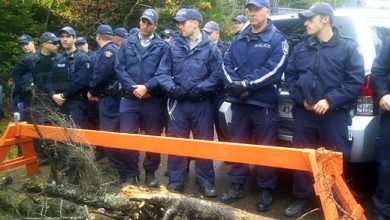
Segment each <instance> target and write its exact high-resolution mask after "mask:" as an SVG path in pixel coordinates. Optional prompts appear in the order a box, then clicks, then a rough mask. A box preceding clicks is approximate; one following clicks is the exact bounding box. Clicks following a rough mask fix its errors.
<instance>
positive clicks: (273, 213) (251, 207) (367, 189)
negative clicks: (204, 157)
mask: <svg viewBox="0 0 390 220" xmlns="http://www.w3.org/2000/svg"><path fill="white" fill-rule="evenodd" d="M141 161H142V160H141ZM166 163H167V156H166V155H163V156H162V162H161V165H160V169H159V170H158V171H157V176H158V178H159V179H160V182H161V183H162V185H163V186H166V185H167V183H168V179H167V177H165V176H164V172H165V170H166ZM194 164H195V162H194V161H193V162H191V169H190V172H189V174H188V178H187V179H186V188H185V190H184V193H185V194H187V195H190V196H194V197H200V198H202V195H201V193H200V192H199V190H198V187H197V186H196V183H195V173H194ZM214 166H215V173H216V188H217V191H218V195H219V196H220V195H222V194H223V192H224V191H225V190H226V189H227V188H228V187H229V181H228V171H229V169H230V165H229V164H226V163H224V162H221V161H215V163H214ZM98 167H99V170H100V171H101V173H102V178H103V184H104V185H105V186H108V187H107V189H108V191H110V192H119V191H120V189H121V188H122V187H121V186H120V185H119V184H118V183H116V182H115V180H116V179H117V175H116V172H115V170H114V169H113V168H111V166H110V163H109V161H108V160H107V158H105V159H102V160H100V161H98ZM278 173H279V181H278V187H277V189H276V190H275V202H274V205H273V208H272V209H271V210H270V211H268V212H266V213H258V212H256V208H255V204H256V200H257V189H256V186H255V180H254V178H253V177H252V178H250V179H249V180H248V184H247V187H246V191H247V196H246V197H245V198H243V199H240V200H238V201H235V202H233V203H232V204H231V206H233V207H236V208H239V209H242V210H245V211H248V212H251V213H256V214H258V215H259V219H288V218H285V217H284V216H283V214H282V213H283V210H284V209H285V208H287V207H288V205H289V204H290V203H291V202H292V196H291V185H292V174H291V172H290V171H289V170H279V172H278ZM143 174H144V171H143V170H142V169H141V180H142V181H141V184H143V183H144V177H143ZM6 175H9V176H11V177H12V178H13V180H14V181H13V185H12V187H13V188H14V189H18V188H20V186H21V185H22V184H23V183H25V182H29V181H30V182H35V183H42V182H45V181H46V180H47V177H48V175H49V166H43V167H41V169H40V173H38V174H33V175H27V174H26V170H25V169H24V167H20V168H17V169H13V170H9V171H5V172H1V173H0V177H3V176H6ZM356 181H359V180H349V183H351V184H352V185H354V186H352V187H351V188H352V191H353V192H354V195H355V198H356V199H357V200H358V201H359V202H361V203H362V204H363V207H364V209H365V210H366V215H367V216H368V219H372V211H371V210H372V202H371V194H372V191H373V189H372V186H361V185H360V184H356ZM355 185H356V186H355ZM204 199H208V198H204ZM209 200H211V201H215V202H218V197H217V198H213V199H209ZM1 212H2V211H1V210H0V213H1ZM14 217H15V216H9V215H5V213H1V214H0V219H13V218H14ZM302 219H315V220H317V219H324V218H323V215H322V210H321V207H320V203H319V202H318V201H317V202H316V207H314V209H313V211H312V212H311V213H309V214H307V215H306V216H305V217H304V218H302Z"/></svg>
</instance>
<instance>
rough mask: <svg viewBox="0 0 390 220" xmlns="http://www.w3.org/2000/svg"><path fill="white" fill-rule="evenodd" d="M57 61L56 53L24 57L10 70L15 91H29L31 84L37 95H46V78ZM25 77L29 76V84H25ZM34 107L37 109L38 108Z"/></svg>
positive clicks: (26, 105) (26, 104)
mask: <svg viewBox="0 0 390 220" xmlns="http://www.w3.org/2000/svg"><path fill="white" fill-rule="evenodd" d="M58 59H59V55H58V54H57V53H54V54H51V55H49V56H46V55H43V54H42V53H40V52H37V53H35V54H29V55H26V56H24V57H23V59H21V60H20V61H19V62H18V63H17V64H16V65H15V67H14V69H13V70H12V77H13V79H14V82H15V89H17V90H22V91H26V90H27V89H26V88H30V89H31V83H32V82H33V83H34V86H35V88H36V93H37V95H42V94H46V92H47V91H46V83H47V79H48V76H49V75H50V74H51V72H52V70H53V65H54V63H55V62H57V60H58ZM26 75H31V76H29V77H31V78H32V80H31V82H26V80H25V78H24V77H25V76H26ZM30 96H31V94H30ZM24 107H25V108H27V107H28V103H25V106H24ZM35 107H36V108H38V107H39V106H35ZM36 116H38V115H36ZM27 118H28V117H27ZM37 119H38V118H36V120H37ZM29 121H30V120H29Z"/></svg>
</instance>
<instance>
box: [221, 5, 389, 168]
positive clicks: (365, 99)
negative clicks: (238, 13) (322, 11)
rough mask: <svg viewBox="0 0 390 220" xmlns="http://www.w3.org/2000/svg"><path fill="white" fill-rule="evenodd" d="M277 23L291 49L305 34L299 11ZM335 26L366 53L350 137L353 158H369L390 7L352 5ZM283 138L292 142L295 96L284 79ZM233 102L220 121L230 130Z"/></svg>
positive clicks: (276, 18)
mask: <svg viewBox="0 0 390 220" xmlns="http://www.w3.org/2000/svg"><path fill="white" fill-rule="evenodd" d="M271 19H272V21H273V23H274V25H275V26H276V27H277V28H278V29H279V30H281V31H282V32H283V33H284V34H285V35H286V37H287V39H288V43H289V45H290V50H291V49H292V48H293V47H294V46H295V45H296V44H298V43H299V42H301V41H302V40H303V39H304V38H306V37H307V35H306V34H305V27H304V26H303V22H302V21H301V20H300V19H299V18H298V14H289V15H277V16H271ZM333 26H335V27H337V28H338V30H339V32H340V34H341V35H343V36H348V37H351V38H353V39H355V40H356V41H357V42H358V44H359V46H360V50H361V53H362V55H363V57H364V66H365V76H366V80H365V84H364V85H363V86H362V88H361V90H360V94H359V96H358V97H357V99H356V104H355V107H354V109H352V110H351V116H352V124H351V126H349V139H350V141H352V142H353V144H352V149H351V162H365V161H371V160H373V159H374V146H375V140H376V136H377V132H378V128H379V117H378V116H379V106H378V101H379V100H378V98H377V97H375V93H374V89H373V87H372V83H371V66H372V62H373V60H374V59H375V56H376V53H377V52H378V50H379V47H380V45H381V39H382V38H383V37H384V36H387V35H390V10H389V9H378V8H348V9H339V10H336V12H335V17H334V21H333ZM279 92H280V93H279V115H280V124H279V139H280V140H281V141H282V142H281V143H283V144H284V145H285V146H289V145H291V141H292V130H293V118H292V114H291V108H292V106H293V102H292V100H291V99H290V98H289V94H288V91H287V90H286V88H285V86H284V82H283V77H282V81H281V83H280V85H279ZM231 114H232V112H231V109H230V103H228V102H225V103H224V104H223V105H222V106H221V108H220V118H219V120H220V122H221V123H222V124H224V125H225V128H224V129H223V131H225V132H226V133H229V132H230V129H231V128H230V122H231Z"/></svg>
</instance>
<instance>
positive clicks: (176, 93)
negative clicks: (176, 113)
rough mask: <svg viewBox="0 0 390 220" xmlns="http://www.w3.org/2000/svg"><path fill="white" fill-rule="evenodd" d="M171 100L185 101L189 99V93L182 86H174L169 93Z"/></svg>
mask: <svg viewBox="0 0 390 220" xmlns="http://www.w3.org/2000/svg"><path fill="white" fill-rule="evenodd" d="M168 96H169V98H172V99H176V100H177V101H183V100H185V99H186V98H187V92H186V91H185V90H184V89H183V88H182V87H180V86H177V85H174V86H172V88H171V90H169V92H168Z"/></svg>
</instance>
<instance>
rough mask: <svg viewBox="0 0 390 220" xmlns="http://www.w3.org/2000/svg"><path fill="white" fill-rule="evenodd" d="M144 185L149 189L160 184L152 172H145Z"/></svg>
mask: <svg viewBox="0 0 390 220" xmlns="http://www.w3.org/2000/svg"><path fill="white" fill-rule="evenodd" d="M145 183H146V185H147V186H149V187H157V186H158V185H160V182H159V181H158V179H157V178H156V176H155V175H154V172H146V173H145Z"/></svg>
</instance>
